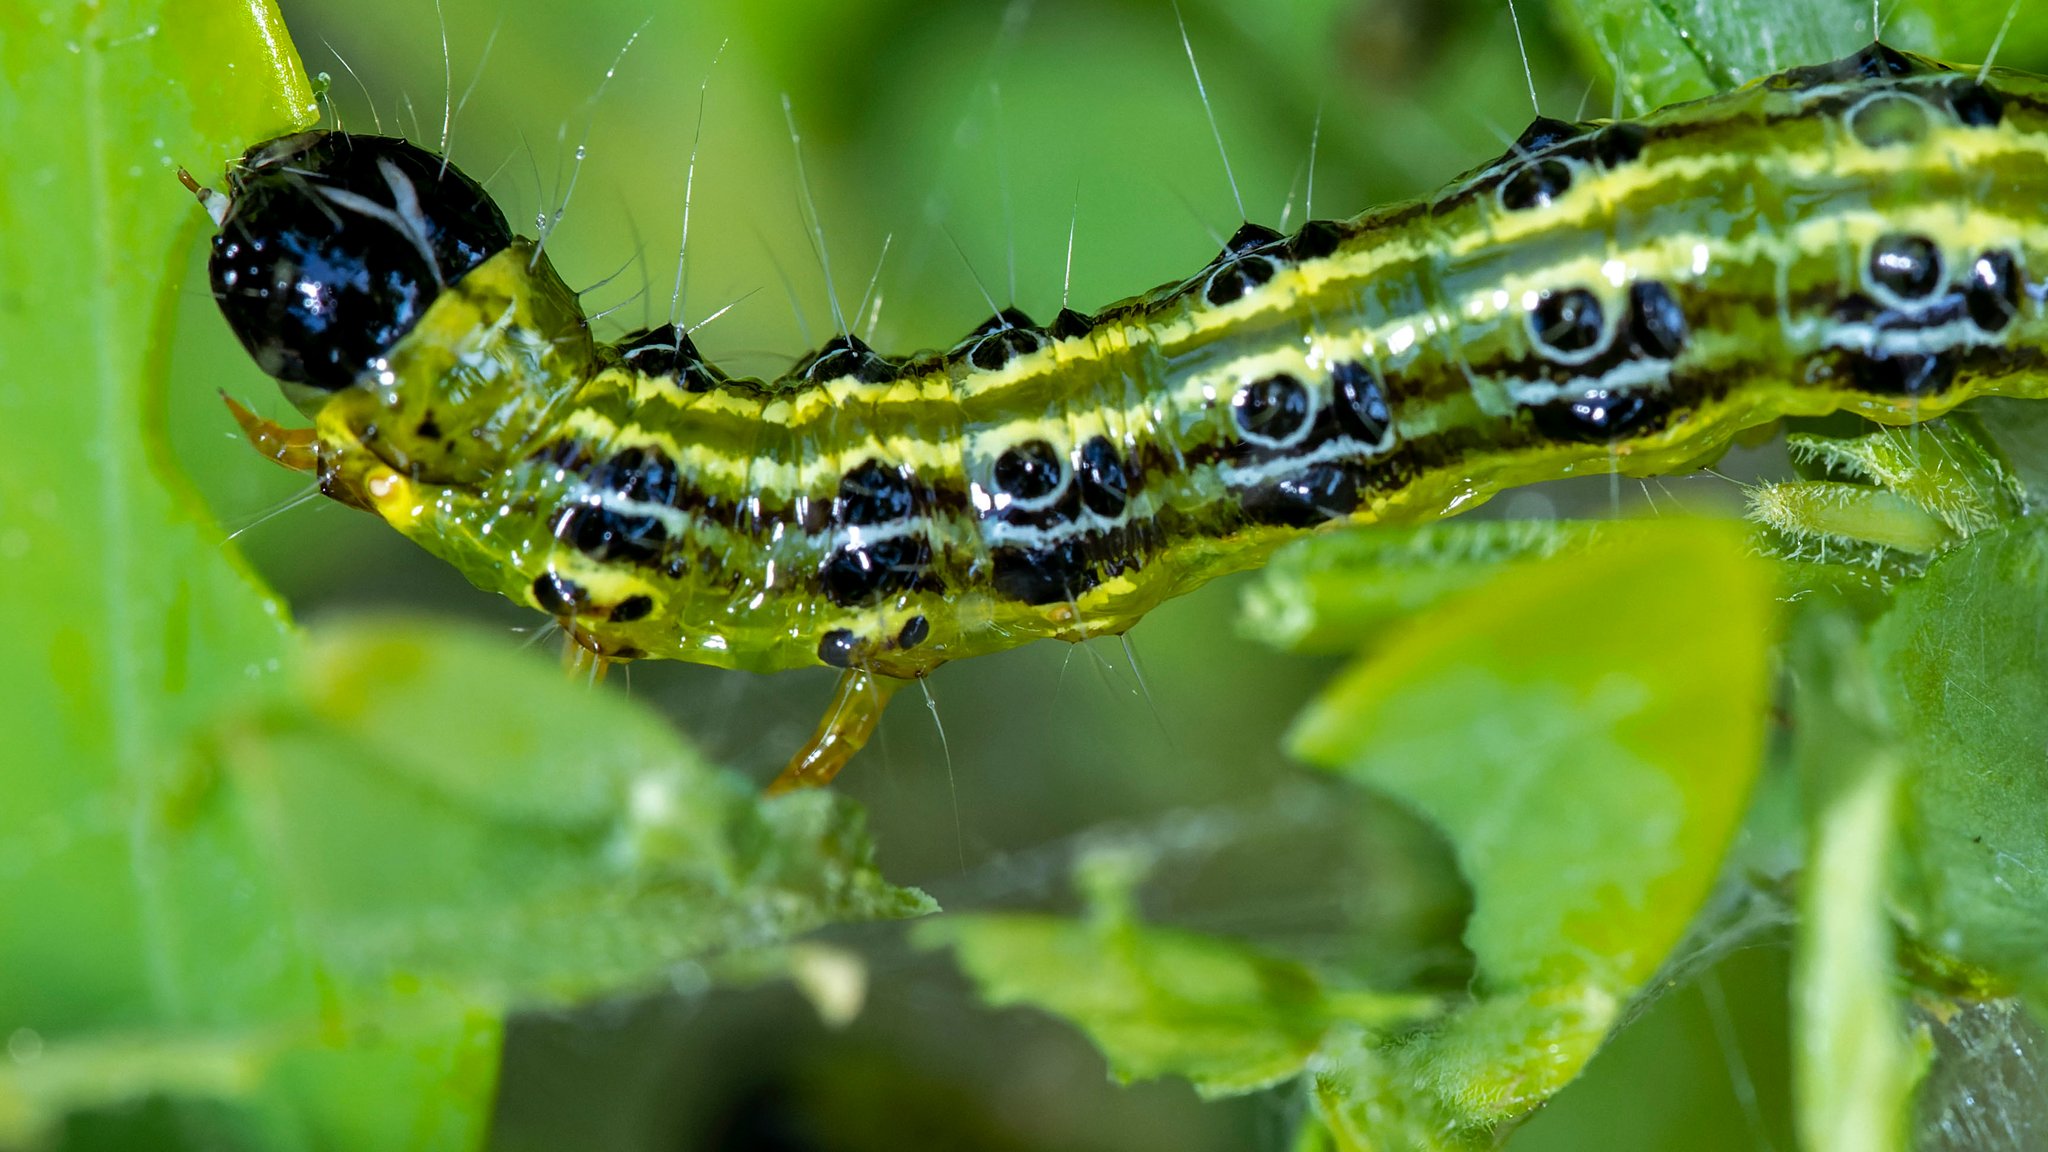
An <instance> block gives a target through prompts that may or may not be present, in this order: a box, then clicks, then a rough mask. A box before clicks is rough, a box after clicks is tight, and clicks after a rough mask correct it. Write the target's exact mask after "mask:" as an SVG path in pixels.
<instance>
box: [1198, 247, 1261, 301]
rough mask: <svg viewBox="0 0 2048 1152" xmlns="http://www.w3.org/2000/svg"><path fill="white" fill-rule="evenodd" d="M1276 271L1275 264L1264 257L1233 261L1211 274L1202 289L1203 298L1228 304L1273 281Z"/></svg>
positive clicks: (1247, 257) (1248, 257) (1242, 258)
mask: <svg viewBox="0 0 2048 1152" xmlns="http://www.w3.org/2000/svg"><path fill="white" fill-rule="evenodd" d="M1276 271H1278V269H1277V268H1276V267H1275V266H1274V264H1273V262H1272V261H1271V260H1268V259H1266V258H1265V257H1264V256H1245V257H1241V258H1238V259H1235V260H1231V261H1229V262H1228V263H1225V264H1223V265H1221V266H1219V267H1218V268H1217V269H1216V270H1215V271H1214V272H1211V273H1209V282H1208V283H1207V284H1206V285H1205V286H1204V287H1203V289H1202V297H1203V299H1205V300H1207V301H1209V303H1211V304H1218V305H1221V304H1228V303H1230V302H1231V301H1233V300H1237V299H1239V298H1241V297H1243V296H1244V294H1245V293H1247V292H1250V291H1251V290H1252V289H1254V288H1257V287H1258V286H1259V285H1261V284H1264V283H1265V282H1266V281H1268V280H1271V279H1272V278H1273V273H1274V272H1276Z"/></svg>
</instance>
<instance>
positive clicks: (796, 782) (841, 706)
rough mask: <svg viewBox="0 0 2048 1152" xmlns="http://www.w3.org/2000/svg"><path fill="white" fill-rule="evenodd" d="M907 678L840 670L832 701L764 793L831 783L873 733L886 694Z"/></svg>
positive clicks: (892, 692)
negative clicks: (813, 729)
mask: <svg viewBox="0 0 2048 1152" xmlns="http://www.w3.org/2000/svg"><path fill="white" fill-rule="evenodd" d="M907 683H909V681H907V680H899V679H897V678H896V677H894V676H883V675H880V674H878V673H872V672H869V671H867V670H866V669H863V668H849V669H847V670H846V671H845V672H842V673H841V674H840V676H839V686H838V687H837V688H834V689H833V690H832V703H831V705H830V706H829V707H828V708H826V709H825V719H824V720H823V721H821V722H820V723H819V724H818V730H817V731H816V732H813V733H811V739H810V742H809V743H807V744H805V745H804V746H803V748H802V749H800V750H799V751H798V752H797V754H796V755H794V756H792V757H790V759H789V765H788V766H787V767H785V768H784V769H783V770H782V774H781V775H780V776H777V777H776V778H775V779H774V780H773V781H772V782H770V783H769V785H768V793H769V795H771V796H773V795H779V794H781V793H783V792H794V791H796V790H797V789H799V788H819V787H822V786H824V785H826V784H830V783H831V782H832V778H833V777H834V776H837V775H839V770H840V769H841V768H844V767H846V764H847V761H849V760H852V759H853V754H854V753H856V752H858V751H860V750H861V749H862V748H864V747H866V746H867V742H868V737H870V736H872V735H874V734H875V725H876V724H879V723H881V720H882V712H883V710H884V709H886V708H888V706H889V698H890V697H891V696H894V695H895V694H896V690H897V689H899V688H901V687H903V686H904V685H905V684H907Z"/></svg>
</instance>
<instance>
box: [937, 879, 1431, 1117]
mask: <svg viewBox="0 0 2048 1152" xmlns="http://www.w3.org/2000/svg"><path fill="white" fill-rule="evenodd" d="M1101 863H1102V862H1101V861H1100V860H1099V859H1098V860H1097V861H1094V862H1092V864H1093V865H1101ZM1114 868H1115V866H1114V865H1109V866H1107V867H1104V866H1084V876H1083V881H1084V884H1086V885H1087V886H1088V887H1089V888H1090V889H1091V895H1090V912H1091V914H1090V916H1089V917H1088V918H1087V919H1083V920H1072V919H1066V918H1062V917H1057V916H1044V915H1026V914H1008V915H975V916H953V917H945V918H941V919H937V920H932V921H928V922H926V923H924V924H921V925H919V926H918V927H917V931H916V939H917V941H918V942H919V943H920V944H923V945H925V946H927V947H950V948H952V949H953V951H954V953H955V954H956V956H957V957H958V958H959V962H960V966H961V967H962V968H963V969H965V970H966V972H967V974H968V975H969V976H970V977H971V978H972V979H973V980H974V982H975V984H976V986H977V987H978V988H979V989H980V992H981V996H982V998H983V999H984V1000H986V1001H988V1002H989V1003H990V1004H993V1005H996V1006H999V1007H1000V1006H1007V1005H1018V1004H1021V1005H1030V1006H1032V1007H1036V1008H1041V1009H1044V1010H1045V1011H1048V1012H1052V1013H1054V1014H1056V1015H1060V1016H1064V1017H1066V1018H1067V1019H1069V1020H1071V1021H1073V1022H1074V1023H1075V1024H1076V1025H1077V1026H1079V1027H1080V1028H1081V1029H1082V1030H1083V1031H1085V1032H1087V1033H1088V1035H1089V1037H1090V1038H1091V1039H1093V1040H1094V1041H1095V1043H1096V1045H1097V1046H1098V1047H1100V1048H1101V1049H1102V1052H1103V1055H1104V1056H1105V1057H1106V1058H1107V1059H1108V1061H1109V1066H1110V1071H1111V1073H1112V1074H1114V1075H1115V1076H1116V1078H1117V1079H1119V1080H1125V1081H1130V1080H1145V1079H1151V1078H1153V1077H1158V1076H1181V1077H1184V1078H1186V1079H1187V1080H1189V1081H1190V1082H1192V1083H1193V1084H1194V1086H1195V1090H1196V1091H1198V1092H1200V1093H1201V1094H1202V1095H1204V1096H1207V1097H1218V1096H1231V1095H1236V1094H1239V1093H1243V1092H1250V1091H1253V1090H1256V1089H1259V1088H1264V1087H1266V1086H1268V1085H1270V1084H1275V1083H1278V1082H1279V1081H1282V1080H1286V1079H1288V1078H1290V1077H1293V1076H1295V1075H1296V1074H1298V1073H1299V1072H1301V1070H1302V1068H1303V1067H1304V1066H1305V1065H1306V1064H1307V1063H1308V1061H1309V1058H1310V1057H1311V1056H1312V1055H1313V1054H1314V1053H1315V1051H1316V1049H1317V1047H1318V1046H1319V1045H1321V1044H1322V1043H1323V1041H1324V1039H1325V1037H1326V1035H1327V1034H1328V1033H1329V1032H1330V1030H1331V1028H1332V1027H1333V1026H1334V1025H1337V1024H1339V1023H1343V1024H1349V1025H1353V1026H1364V1027H1375V1028H1378V1027H1387V1026H1392V1025H1395V1024H1400V1023H1403V1022H1405V1021H1408V1020H1412V1019H1415V1018H1418V1017H1422V1016H1426V1015H1429V1014H1432V1013H1433V1012H1434V1011H1436V1001H1435V1000H1434V999H1433V998H1431V997H1427V996H1416V995H1403V994H1380V993H1375V992H1362V991H1351V990H1339V989H1333V988H1330V987H1328V986H1326V985H1325V984H1324V982H1323V981H1322V980H1321V979H1319V978H1318V977H1317V976H1316V974H1315V973H1313V972H1311V971H1310V970H1309V969H1307V968H1305V967H1303V966H1302V965H1300V964H1297V963H1295V962H1293V961H1291V960H1284V959H1280V958H1278V957H1274V956H1268V955H1265V954H1263V953H1261V952H1260V951H1258V950H1257V949H1255V948H1253V947H1251V946H1250V945H1248V944H1244V943H1240V942H1238V941H1234V940H1229V939H1225V938H1223V937H1217V936H1205V935H1200V934H1197V933H1193V932H1184V931H1176V930H1173V929H1169V928H1162V927H1156V926H1151V925H1146V924H1143V923H1140V922H1138V921H1137V920H1136V919H1134V918H1133V917H1132V915H1131V911H1130V908H1129V907H1128V903H1127V897H1128V891H1127V889H1126V885H1127V884H1128V883H1129V882H1131V880H1132V879H1134V877H1131V876H1129V875H1120V876H1109V877H1105V875H1104V874H1105V873H1106V872H1109V871H1111V870H1113V869H1114ZM1087 872H1092V873H1094V876H1093V877H1092V880H1091V877H1089V876H1088V875H1086V874H1085V873H1087Z"/></svg>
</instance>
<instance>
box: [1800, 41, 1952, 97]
mask: <svg viewBox="0 0 2048 1152" xmlns="http://www.w3.org/2000/svg"><path fill="white" fill-rule="evenodd" d="M1935 71H1940V69H1938V68H1936V67H1934V66H1933V65H1932V64H1931V63H1929V62H1927V61H1925V60H1922V59H1920V58H1919V57H1915V56H1908V55H1906V54H1905V53H1903V52H1900V51H1899V50H1897V49H1896V48H1891V47H1888V46H1886V45H1884V44H1878V43H1872V44H1871V45H1870V46H1869V47H1867V48H1863V49H1860V50H1858V51H1856V52H1852V53H1850V54H1849V55H1847V56H1844V57H1842V58H1841V59H1839V60H1830V61H1828V62H1827V63H1825V64H1806V65H1802V66H1800V67H1798V68H1789V69H1787V70H1785V71H1784V72H1780V73H1779V74H1777V75H1776V76H1773V77H1771V78H1769V79H1768V80H1766V81H1765V84H1766V85H1767V86H1768V87H1771V88H1776V89H1779V90H1781V91H1786V90H1799V89H1805V88H1817V87H1820V86H1822V85H1825V84H1846V83H1849V82H1852V81H1856V80H1892V79H1897V78H1898V77H1901V76H1912V75H1916V74H1919V73H1923V72H1935Z"/></svg>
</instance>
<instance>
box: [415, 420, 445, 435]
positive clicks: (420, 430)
mask: <svg viewBox="0 0 2048 1152" xmlns="http://www.w3.org/2000/svg"><path fill="white" fill-rule="evenodd" d="M413 433H414V434H415V435H417V436H418V437H419V438H420V439H422V440H439V439H440V438H441V425H440V424H439V423H438V422H437V421H436V420H435V419H434V418H433V416H431V415H429V416H426V417H424V418H422V419H421V420H420V422H419V425H418V426H417V427H415V428H414V429H413Z"/></svg>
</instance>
